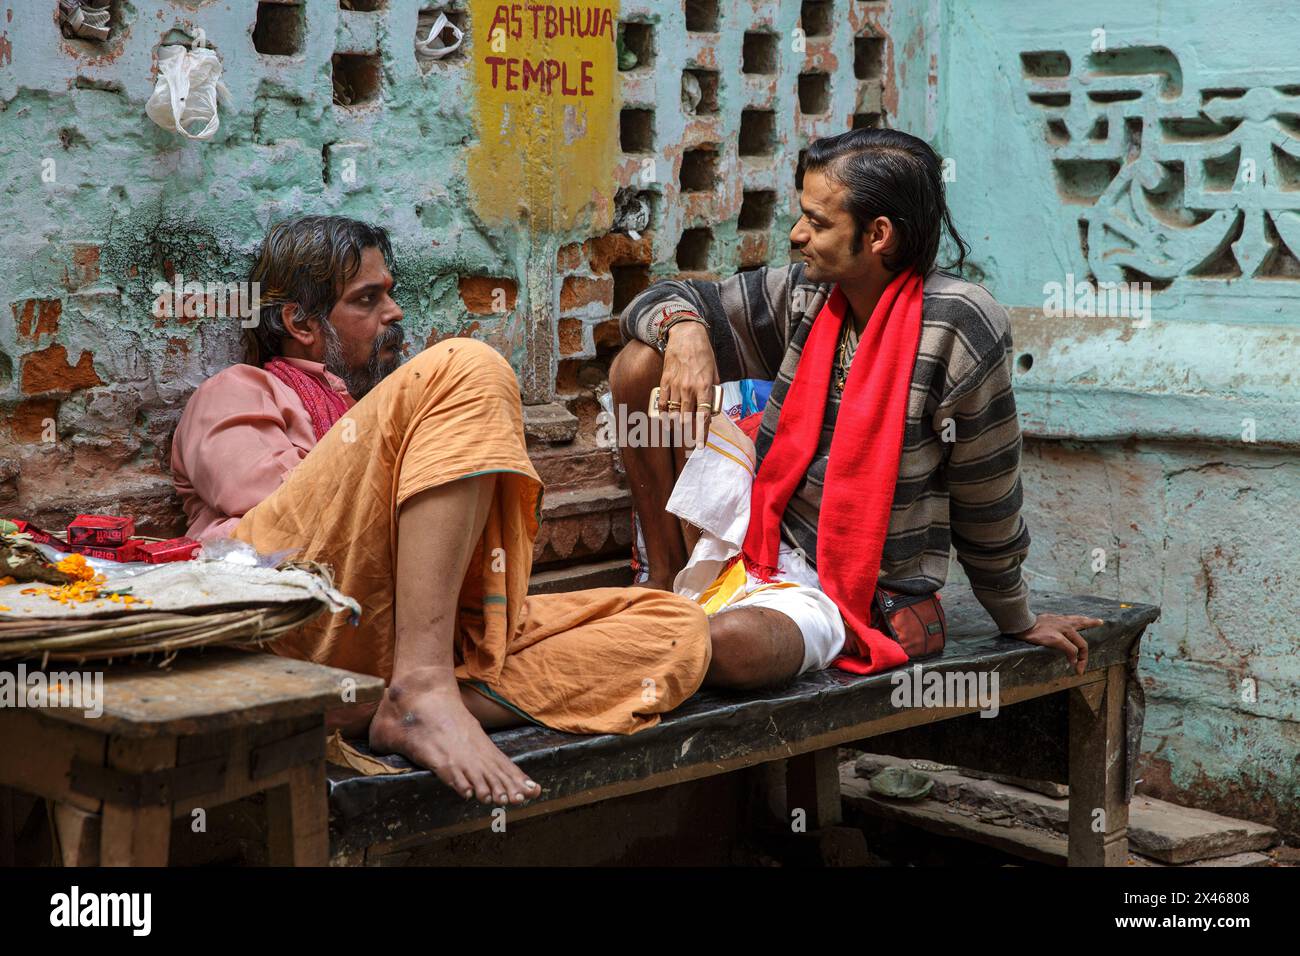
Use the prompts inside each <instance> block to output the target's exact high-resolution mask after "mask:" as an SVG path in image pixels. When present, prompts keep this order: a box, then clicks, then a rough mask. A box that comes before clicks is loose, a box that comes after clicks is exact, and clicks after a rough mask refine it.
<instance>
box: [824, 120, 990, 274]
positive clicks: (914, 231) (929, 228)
mask: <svg viewBox="0 0 1300 956" xmlns="http://www.w3.org/2000/svg"><path fill="white" fill-rule="evenodd" d="M804 172H805V174H807V173H808V172H820V173H821V174H822V175H824V176H826V177H827V178H828V179H830V180H832V181H834V182H837V183H839V184H840V185H842V186H844V187H845V188H847V189H848V198H847V200H846V205H847V207H848V211H849V213H851V214H852V216H853V221H854V223H855V229H854V235H853V251H854V252H857V251H858V250H859V249H860V248H862V236H863V233H864V232H865V230H866V227H867V226H868V225H869V224H870V223H871V221H872V220H873V219H875V218H876V217H877V216H885V217H886V218H887V219H889V221H890V222H892V223H893V224H894V231H895V233H896V234H897V236H898V241H897V245H896V246H895V249H894V253H893V255H892V256H890V257H889V258H888V259H886V260H885V261H884V266H885V268H886V269H888V270H889V271H890V272H898V271H900V270H902V269H906V268H908V267H909V266H910V267H911V268H913V269H915V270H916V271H917V272H919V273H921V274H922V275H924V274H925V273H926V272H929V271H930V268H931V267H932V266H933V265H934V260H935V258H936V257H937V256H938V254H939V239H940V237H941V234H942V231H943V230H944V229H946V230H947V231H948V236H949V237H950V238H951V239H952V242H953V245H954V246H955V247H956V249H957V261H956V262H955V263H952V264H951V265H950V267H951V268H955V269H956V270H957V271H961V269H962V267H963V266H964V265H965V264H966V255H967V253H969V252H970V246H968V245H967V244H966V240H964V239H963V238H962V237H961V236H960V235H959V234H958V233H957V228H956V227H955V226H954V225H953V222H952V213H951V212H949V210H948V202H947V199H946V197H945V196H944V189H943V174H942V170H941V165H940V162H939V156H938V154H937V153H936V152H935V151H934V150H933V149H931V148H930V145H929V144H928V143H926V142H925V140H922V139H917V138H916V137H915V136H912V135H910V134H908V133H903V132H900V131H899V130H895V129H855V130H850V131H849V132H847V133H840V134H839V135H838V136H826V137H823V138H822V139H819V140H816V141H815V142H813V143H812V145H810V146H809V147H808V155H807V159H806V165H805V166H804Z"/></svg>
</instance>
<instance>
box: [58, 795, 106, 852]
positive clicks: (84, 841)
mask: <svg viewBox="0 0 1300 956" xmlns="http://www.w3.org/2000/svg"><path fill="white" fill-rule="evenodd" d="M51 816H52V817H53V821H54V832H55V835H56V837H57V838H58V843H59V845H58V853H59V856H60V857H61V858H62V860H63V865H64V866H98V865H99V845H100V832H101V830H100V827H101V823H102V820H101V816H100V814H98V813H91V812H90V811H88V810H83V809H81V808H80V807H74V806H73V805H72V804H69V803H55V804H54V806H53V808H52V813H51Z"/></svg>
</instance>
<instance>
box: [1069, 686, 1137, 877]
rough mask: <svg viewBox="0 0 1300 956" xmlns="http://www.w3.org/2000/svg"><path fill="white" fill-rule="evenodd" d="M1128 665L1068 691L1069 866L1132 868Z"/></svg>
mask: <svg viewBox="0 0 1300 956" xmlns="http://www.w3.org/2000/svg"><path fill="white" fill-rule="evenodd" d="M1125 666H1126V665H1124V664H1114V665H1112V666H1111V667H1109V668H1107V670H1106V676H1105V679H1104V680H1101V681H1098V682H1096V683H1093V684H1085V685H1083V686H1082V687H1075V688H1072V689H1071V690H1070V691H1069V698H1070V820H1069V838H1070V845H1069V858H1068V860H1069V865H1070V866H1124V865H1125V864H1126V863H1127V862H1128V800H1127V799H1126V794H1125V792H1124V733H1125V729H1124V678H1125Z"/></svg>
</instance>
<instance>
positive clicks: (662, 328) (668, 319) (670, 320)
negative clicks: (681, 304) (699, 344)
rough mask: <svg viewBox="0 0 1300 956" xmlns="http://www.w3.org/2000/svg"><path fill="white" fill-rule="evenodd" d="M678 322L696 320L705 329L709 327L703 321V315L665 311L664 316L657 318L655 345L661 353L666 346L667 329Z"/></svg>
mask: <svg viewBox="0 0 1300 956" xmlns="http://www.w3.org/2000/svg"><path fill="white" fill-rule="evenodd" d="M678 322H698V323H699V324H700V325H702V326H704V327H705V328H706V329H707V328H708V327H709V323H708V322H705V321H704V319H703V317H701V316H699V315H696V314H695V313H694V312H673V313H667V312H665V313H664V317H663V318H662V319H660V320H659V328H658V331H657V333H656V339H657V342H656V346H657V347H658V349H659V351H660V352H661V353H662V352H664V351H665V350H666V349H667V348H668V330H669V329H671V328H672V327H673V326H674V325H676V324H677V323H678Z"/></svg>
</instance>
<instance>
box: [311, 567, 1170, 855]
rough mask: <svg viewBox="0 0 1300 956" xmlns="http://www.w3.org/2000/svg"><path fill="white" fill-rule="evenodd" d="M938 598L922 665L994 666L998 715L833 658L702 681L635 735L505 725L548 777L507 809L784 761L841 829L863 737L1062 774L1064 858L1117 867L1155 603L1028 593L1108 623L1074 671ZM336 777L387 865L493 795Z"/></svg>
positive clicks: (340, 817)
mask: <svg viewBox="0 0 1300 956" xmlns="http://www.w3.org/2000/svg"><path fill="white" fill-rule="evenodd" d="M944 605H945V608H946V609H947V614H948V621H949V626H950V639H949V642H948V646H947V648H946V650H945V652H944V653H943V655H942V656H939V657H937V658H933V659H930V660H927V661H925V662H923V663H922V664H921V665H920V666H921V667H922V669H923V672H925V673H933V672H937V673H941V674H947V673H951V672H964V673H971V672H980V671H990V672H991V671H996V672H997V673H998V675H999V698H1000V700H999V703H1000V705H1001V707H1002V708H1003V710H1002V712H1001V713H1000V714H999V716H998V717H996V718H994V719H986V718H981V717H979V716H977V715H975V711H976V710H977V709H978V708H976V707H965V708H952V707H946V708H933V707H902V708H900V707H897V706H894V704H893V703H892V701H891V696H892V692H893V690H894V688H895V684H894V682H893V672H886V673H883V674H874V675H871V676H869V677H859V676H856V675H852V674H847V673H845V672H843V671H838V670H827V671H823V672H820V673H816V674H811V675H808V676H806V677H804V678H802V679H800V680H799V681H797V682H795V683H794V684H792V685H791V686H789V687H786V688H782V689H780V690H776V691H764V692H757V693H730V694H724V693H718V692H713V691H705V692H701V693H699V694H697V695H696V696H694V697H693V698H691V699H690V700H689V701H687V702H686V703H685V704H683V705H682V706H681V707H679V708H678V709H677V710H676V711H674V712H673V713H671V714H669V715H668V716H667V717H665V718H664V720H663V721H662V722H661V723H660V724H659V725H657V726H655V727H652V728H650V729H648V730H644V731H641V732H639V733H636V734H633V735H631V736H615V735H608V734H607V735H602V736H593V737H579V736H574V735H572V734H563V733H559V732H557V731H553V730H547V729H544V728H540V727H521V728H516V729H511V730H505V731H499V732H497V733H494V734H493V735H492V739H493V741H494V742H495V743H496V744H497V746H499V747H500V748H501V749H502V751H503V752H504V753H505V754H506V755H507V756H509V757H511V758H512V759H514V760H515V761H516V762H517V763H518V764H519V765H520V766H521V767H522V768H524V769H525V770H526V771H527V772H528V774H529V776H530V777H532V778H533V779H534V780H536V781H537V782H538V783H539V784H541V785H542V787H543V794H542V797H541V798H540V799H538V800H535V801H533V802H531V803H530V804H527V805H525V806H523V807H518V808H511V809H510V810H509V811H508V813H509V816H510V819H511V820H512V821H521V820H526V819H528V818H530V817H535V816H539V815H543V814H550V813H555V812H557V811H561V810H567V809H570V808H573V807H579V806H583V805H587V804H592V803H596V802H598V801H603V800H608V799H611V798H616V797H623V796H627V795H630V794H635V793H640V792H644V791H647V790H654V789H658V788H665V787H672V786H674V785H676V784H681V783H685V782H688V781H693V780H699V779H702V778H704V777H710V776H714V775H718V774H725V773H731V772H734V771H738V770H744V769H746V768H750V767H757V766H759V765H761V764H775V763H778V762H779V763H781V764H782V766H781V767H780V768H779V769H780V773H781V776H782V777H783V784H784V785H783V788H782V789H783V791H784V793H783V794H781V796H782V797H783V799H784V801H785V804H786V812H787V814H788V813H789V811H790V810H791V809H794V808H799V809H802V810H803V811H804V812H805V813H806V815H807V828H808V829H809V830H814V829H818V828H827V827H834V826H835V825H836V824H837V823H838V822H839V820H840V796H839V792H840V791H839V787H840V781H839V775H838V771H837V759H836V757H837V748H838V747H839V746H841V745H848V744H855V743H859V742H861V743H862V745H863V747H864V748H865V749H868V750H871V751H874V752H879V753H902V755H905V756H911V757H931V758H932V759H940V760H947V761H949V762H954V763H960V765H961V766H965V767H972V768H976V769H982V770H988V771H992V772H998V773H1009V774H1014V775H1016V776H1022V777H1038V778H1042V779H1049V780H1057V781H1060V782H1062V783H1069V784H1070V819H1069V862H1070V864H1071V865H1093V866H1100V865H1105V866H1123V865H1124V863H1125V861H1126V856H1127V844H1128V802H1129V797H1130V796H1131V792H1132V782H1133V768H1134V766H1135V761H1136V757H1137V750H1138V746H1139V742H1140V732H1141V725H1142V701H1141V687H1140V685H1139V684H1138V683H1137V680H1136V668H1137V649H1138V645H1139V641H1140V639H1141V635H1142V632H1143V630H1144V628H1145V627H1146V626H1147V625H1148V624H1150V623H1151V622H1152V621H1154V620H1155V619H1156V618H1157V617H1158V616H1159V608H1156V607H1153V606H1151V605H1146V604H1121V603H1119V602H1115V601H1109V600H1103V599H1101V598H1093V597H1086V596H1071V595H1061V594H1046V593H1036V594H1034V595H1033V597H1032V599H1031V605H1032V606H1033V607H1034V609H1035V610H1038V611H1054V612H1057V613H1063V614H1084V615H1090V616H1093V617H1097V618H1101V619H1102V620H1104V621H1105V624H1104V625H1102V626H1100V627H1097V628H1092V629H1089V630H1087V631H1084V632H1083V634H1084V635H1085V637H1086V638H1087V641H1088V645H1089V649H1090V653H1089V662H1088V670H1087V671H1086V672H1085V673H1083V674H1076V673H1074V671H1073V670H1072V669H1071V668H1070V667H1069V665H1068V663H1067V662H1066V660H1065V657H1064V655H1062V654H1061V653H1059V652H1058V651H1053V650H1048V649H1047V648H1043V647H1035V646H1032V645H1028V644H1025V643H1023V642H1021V641H1016V640H1014V639H1011V638H1005V637H1001V636H999V635H998V634H997V631H996V628H995V627H994V626H993V624H992V622H991V621H990V620H989V619H988V616H987V615H986V614H985V613H984V612H983V611H982V610H981V609H980V607H979V606H978V604H976V602H975V600H974V598H973V596H972V595H971V594H970V593H969V592H968V591H966V592H963V591H960V590H957V589H949V590H947V591H945V592H944ZM362 746H364V745H362ZM385 759H386V760H388V761H389V762H391V763H392V764H393V765H394V766H402V765H405V764H404V761H402V759H401V758H400V757H397V758H385ZM407 766H409V765H407ZM329 783H330V811H331V812H330V827H331V831H332V832H331V848H332V854H333V860H334V861H335V862H336V863H367V864H384V863H387V862H389V861H391V860H393V859H399V858H401V857H402V856H404V855H418V854H419V853H420V852H421V850H420V848H422V847H429V846H431V845H432V844H433V843H434V842H435V841H439V840H445V839H446V838H447V837H450V836H456V835H460V834H466V833H469V832H472V831H475V830H480V829H483V828H485V827H488V826H489V825H490V824H491V822H492V817H491V813H492V811H491V809H490V808H489V807H485V806H483V805H481V804H479V803H477V802H475V801H468V802H467V801H465V800H463V799H461V798H459V797H457V796H456V795H455V794H453V793H452V792H451V791H450V790H449V789H448V788H447V787H446V786H444V785H443V784H442V783H441V781H439V780H438V779H437V778H436V777H435V776H434V775H433V774H431V773H429V772H427V771H422V770H417V771H414V772H411V773H406V774H402V775H400V776H379V777H364V776H360V775H358V774H356V773H354V772H352V771H349V770H346V769H343V768H339V767H330V768H329ZM665 799H669V797H668V795H667V793H665ZM785 820H786V824H787V829H788V821H789V816H788V815H787V816H786V817H785ZM591 838H592V839H597V838H599V837H598V835H593V836H592V837H591Z"/></svg>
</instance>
